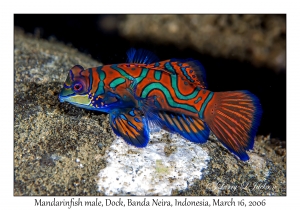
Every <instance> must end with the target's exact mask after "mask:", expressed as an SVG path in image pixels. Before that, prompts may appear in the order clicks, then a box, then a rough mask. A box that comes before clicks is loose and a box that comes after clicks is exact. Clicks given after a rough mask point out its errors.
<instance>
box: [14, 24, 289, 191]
mask: <svg viewBox="0 0 300 210" xmlns="http://www.w3.org/2000/svg"><path fill="white" fill-rule="evenodd" d="M14 56H15V57H14V62H15V63H14V64H15V65H14V68H15V69H14V74H15V80H14V195H16V196H18V195H104V193H103V192H99V191H98V189H99V186H98V185H97V182H98V180H99V179H101V177H98V174H99V173H100V171H101V170H104V169H105V168H106V166H107V156H106V154H107V152H108V150H110V149H111V146H112V145H113V142H114V141H115V138H116V137H115V135H114V134H113V132H112V130H111V128H110V126H109V122H108V116H107V115H106V114H101V113H96V112H91V111H87V110H83V109H80V108H77V107H74V106H72V105H69V104H67V103H60V102H59V100H58V93H59V91H60V89H61V87H62V85H63V82H64V80H65V78H66V76H67V72H68V69H70V68H71V67H72V66H73V65H75V64H81V65H82V66H83V67H91V66H98V65H101V63H99V62H97V61H94V60H92V59H91V58H90V57H88V56H86V55H83V54H81V53H79V52H78V51H77V50H76V49H73V48H71V47H68V46H65V45H63V44H61V43H58V42H56V41H51V40H42V39H39V38H37V37H34V36H32V35H26V34H24V33H23V32H22V31H21V30H20V29H18V28H16V29H15V42H14ZM171 138H172V137H171V135H164V136H163V137H162V138H161V141H162V142H164V143H165V145H166V146H165V147H164V153H165V154H166V156H172V154H173V152H174V150H173V149H174V148H173V149H172V147H171V146H170V145H171V144H170V142H171ZM210 138H211V140H210V141H209V142H208V143H206V144H204V145H201V147H202V149H203V150H204V151H205V152H206V153H207V154H208V155H209V156H210V161H209V162H208V166H207V168H206V169H204V170H202V171H201V173H202V176H203V178H202V180H194V184H193V185H191V186H189V188H188V189H186V190H173V191H172V194H173V195H286V177H285V173H286V168H285V167H286V159H285V157H286V156H285V149H284V145H282V143H278V142H277V141H275V140H273V139H269V138H268V137H259V138H258V140H257V141H256V144H255V148H254V151H252V152H249V155H250V156H251V160H250V161H248V162H241V161H239V160H237V159H236V158H235V157H234V156H233V155H232V154H231V153H229V152H228V150H226V149H225V148H224V147H222V146H221V145H220V143H219V142H218V141H217V140H216V139H214V137H213V135H212V136H211V137H210ZM158 166H159V168H158V171H160V170H159V169H160V168H161V167H162V165H161V164H159V165H158ZM115 173H118V171H115ZM128 181H130V180H128ZM170 181H174V180H170ZM175 181H176V180H175ZM100 185H101V183H100Z"/></svg>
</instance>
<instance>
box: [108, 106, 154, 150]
mask: <svg viewBox="0 0 300 210" xmlns="http://www.w3.org/2000/svg"><path fill="white" fill-rule="evenodd" d="M109 116H110V125H111V127H112V129H113V131H114V132H115V134H116V135H117V136H120V137H122V138H123V139H124V140H125V141H126V142H127V143H128V144H130V145H133V146H136V147H145V146H146V145H147V144H148V142H149V130H148V126H147V123H146V122H145V119H144V118H143V117H142V116H141V113H140V112H139V111H138V110H136V109H135V108H127V109H122V110H121V109H113V110H112V111H111V112H110V113H109Z"/></svg>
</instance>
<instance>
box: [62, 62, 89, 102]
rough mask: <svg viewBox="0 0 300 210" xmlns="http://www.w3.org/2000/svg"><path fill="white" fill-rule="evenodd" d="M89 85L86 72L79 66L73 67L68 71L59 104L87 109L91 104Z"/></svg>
mask: <svg viewBox="0 0 300 210" xmlns="http://www.w3.org/2000/svg"><path fill="white" fill-rule="evenodd" d="M89 84H90V81H89V75H88V71H87V70H84V68H83V67H82V66H80V65H75V66H74V67H73V68H71V69H70V71H69V74H68V77H67V79H66V81H65V83H64V86H63V88H62V90H61V92H60V94H59V100H60V102H69V103H71V104H73V105H75V106H78V107H82V108H89V107H90V104H91V100H90V97H89Z"/></svg>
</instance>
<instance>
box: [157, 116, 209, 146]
mask: <svg viewBox="0 0 300 210" xmlns="http://www.w3.org/2000/svg"><path fill="white" fill-rule="evenodd" d="M157 114H158V116H159V118H160V119H161V122H162V123H163V124H164V125H165V126H167V127H168V129H169V130H170V131H171V132H175V133H179V134H180V135H181V136H183V137H184V138H186V139H188V140H189V141H191V142H195V143H205V142H206V141H207V139H208V136H209V128H208V127H207V125H206V124H205V122H203V121H202V120H200V119H198V118H193V117H190V116H185V115H184V114H178V113H172V112H158V113H157Z"/></svg>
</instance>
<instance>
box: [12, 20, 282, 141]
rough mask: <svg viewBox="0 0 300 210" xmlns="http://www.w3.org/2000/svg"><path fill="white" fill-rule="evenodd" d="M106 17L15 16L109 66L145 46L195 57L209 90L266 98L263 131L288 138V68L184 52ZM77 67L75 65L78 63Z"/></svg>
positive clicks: (30, 30) (18, 23) (171, 55)
mask: <svg viewBox="0 0 300 210" xmlns="http://www.w3.org/2000/svg"><path fill="white" fill-rule="evenodd" d="M106 17H107V15H51V14H49V15H38V14H35V15H29V14H16V15H15V16H14V22H15V26H19V27H21V28H23V29H24V30H25V32H28V33H33V34H35V35H39V36H40V37H41V38H45V39H49V38H55V39H57V40H59V41H62V42H64V43H66V44H71V45H72V46H74V47H75V48H77V49H78V50H79V51H81V52H83V53H86V54H90V55H91V56H92V57H93V58H94V59H96V60H99V61H101V62H102V63H104V64H112V63H120V62H124V61H125V60H126V51H127V50H128V49H129V48H130V47H136V48H145V49H148V50H150V51H152V52H154V53H155V54H156V55H157V56H158V57H159V58H160V59H161V60H164V59H169V58H195V59H198V60H200V61H201V63H202V64H203V65H204V67H205V68H206V72H207V80H208V89H209V90H212V91H228V90H249V91H250V92H252V93H254V94H255V95H256V96H257V97H258V98H259V99H260V101H261V104H262V107H263V116H262V120H261V124H260V127H259V130H258V134H263V135H267V134H269V133H271V137H273V138H279V139H280V140H286V70H285V69H282V70H281V71H279V72H278V73H276V72H275V71H273V70H271V69H268V68H256V67H254V66H252V65H251V64H250V63H248V62H240V61H238V60H228V59H223V58H215V57H211V56H209V55H203V54H200V53H198V52H197V51H194V50H192V49H188V48H186V49H184V50H179V49H178V48H176V46H174V45H167V44H166V45H161V44H160V45H159V44H156V43H152V42H150V41H149V40H145V41H137V40H128V39H125V38H123V37H121V36H120V35H119V34H118V32H117V30H114V28H113V24H114V23H116V21H120V20H121V19H122V18H124V16H123V15H117V16H115V19H114V21H115V22H112V26H111V28H109V26H108V28H107V27H106V29H107V30H103V29H100V27H99V24H100V23H102V24H103V20H104V18H106ZM74 65H75V64H74Z"/></svg>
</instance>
